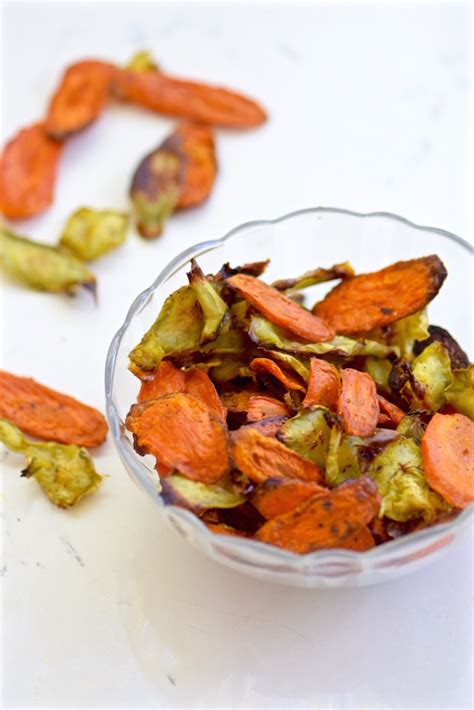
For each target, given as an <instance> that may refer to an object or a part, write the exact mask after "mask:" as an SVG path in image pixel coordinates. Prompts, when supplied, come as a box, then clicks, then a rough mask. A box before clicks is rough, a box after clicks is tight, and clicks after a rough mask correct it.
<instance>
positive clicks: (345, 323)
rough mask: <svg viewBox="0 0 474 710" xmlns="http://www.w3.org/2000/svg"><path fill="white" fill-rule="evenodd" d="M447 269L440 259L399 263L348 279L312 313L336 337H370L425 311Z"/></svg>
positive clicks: (430, 257) (439, 286)
mask: <svg viewBox="0 0 474 710" xmlns="http://www.w3.org/2000/svg"><path fill="white" fill-rule="evenodd" d="M446 273H447V272H446V269H445V267H444V264H443V262H442V261H441V260H440V259H439V258H438V257H437V256H434V255H433V256H424V257H422V258H421V259H412V260H411V261H399V262H397V263H396V264H392V266H387V267H386V268H385V269H382V270H381V271H376V272H374V273H372V274H361V275H360V276H355V277H354V278H352V279H346V280H345V281H343V282H342V283H340V284H339V285H338V286H336V287H335V288H334V289H333V290H332V291H330V293H329V294H328V295H327V296H326V298H325V299H324V300H323V301H321V302H320V303H317V304H316V305H315V307H314V308H313V312H314V313H315V314H316V315H317V316H319V317H320V318H323V319H324V320H325V321H326V322H327V323H328V324H329V325H330V326H332V328H334V330H335V331H336V332H337V333H343V334H346V335H352V334H354V333H358V334H360V333H369V332H370V331H372V330H374V328H379V327H381V326H385V325H389V324H390V323H394V322H395V321H398V320H400V318H404V317H405V316H409V315H411V314H412V313H415V312H416V311H419V310H421V309H422V308H424V307H425V306H426V305H427V304H428V303H429V302H430V301H432V300H433V298H434V297H435V296H436V294H437V293H438V291H439V289H440V288H441V286H442V285H443V281H444V279H445V278H446Z"/></svg>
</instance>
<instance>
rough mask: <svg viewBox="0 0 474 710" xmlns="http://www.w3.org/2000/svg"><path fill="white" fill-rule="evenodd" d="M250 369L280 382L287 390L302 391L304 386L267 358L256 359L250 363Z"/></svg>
mask: <svg viewBox="0 0 474 710" xmlns="http://www.w3.org/2000/svg"><path fill="white" fill-rule="evenodd" d="M250 369H251V370H253V371H254V372H256V373H257V374H263V375H266V374H269V375H272V377H275V379H277V380H278V381H279V382H281V384H282V385H284V387H286V389H288V390H300V391H302V390H303V391H304V385H303V383H302V382H301V380H300V379H299V378H298V377H295V375H292V374H291V372H286V371H285V370H283V369H282V368H281V367H280V366H279V365H277V363H276V362H274V361H273V360H270V358H268V357H256V358H254V359H253V360H252V362H251V363H250Z"/></svg>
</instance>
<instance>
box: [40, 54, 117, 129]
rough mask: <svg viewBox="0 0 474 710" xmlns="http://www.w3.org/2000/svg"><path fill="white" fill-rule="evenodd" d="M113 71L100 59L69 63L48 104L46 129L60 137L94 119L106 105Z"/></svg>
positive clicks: (86, 124)
mask: <svg viewBox="0 0 474 710" xmlns="http://www.w3.org/2000/svg"><path fill="white" fill-rule="evenodd" d="M115 71H116V69H115V67H114V66H113V64H109V63H108V62H102V61H100V60H93V59H91V60H85V61H82V62H77V63H76V64H72V65H71V66H70V67H69V68H68V69H67V70H66V72H65V73H64V76H63V78H62V80H61V83H60V85H59V88H58V89H57V91H56V93H55V94H54V96H53V98H52V99H51V102H50V104H49V108H48V111H47V115H46V120H45V130H46V133H47V134H48V135H49V136H51V137H52V138H57V139H58V140H63V139H64V138H67V137H68V136H70V135H72V134H73V133H76V132H77V131H80V130H82V129H83V128H86V126H89V125H90V124H91V123H93V122H94V121H95V120H96V118H98V116H99V115H100V114H101V113H102V111H103V109H104V108H105V105H106V103H107V100H108V98H109V93H110V87H111V82H112V78H113V76H114V73H115Z"/></svg>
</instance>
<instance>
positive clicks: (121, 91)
mask: <svg viewBox="0 0 474 710" xmlns="http://www.w3.org/2000/svg"><path fill="white" fill-rule="evenodd" d="M113 92H114V94H115V95H116V96H117V97H118V98H119V99H121V100H123V101H129V102H131V103H134V104H137V105H138V106H143V107H144V108H147V109H150V110H151V111H156V112H157V113H164V114H169V115H171V116H179V117H181V118H188V119H190V120H192V121H198V122H201V123H206V124H209V125H215V126H229V127H233V128H253V127H254V126H258V125H260V124H261V123H264V121H266V118H267V117H266V114H265V111H264V110H263V109H262V107H261V106H259V105H258V104H257V103H256V102H255V101H253V100H252V99H249V98H247V97H246V96H242V95H241V94H238V93H236V92H234V91H229V90H228V89H223V88H221V87H216V86H209V85H207V84H202V83H198V82H196V81H185V80H183V79H176V78H175V77H172V76H168V75H166V74H163V73H161V72H159V71H143V72H140V71H131V70H126V69H124V70H121V71H118V72H117V73H116V75H115V76H114V81H113Z"/></svg>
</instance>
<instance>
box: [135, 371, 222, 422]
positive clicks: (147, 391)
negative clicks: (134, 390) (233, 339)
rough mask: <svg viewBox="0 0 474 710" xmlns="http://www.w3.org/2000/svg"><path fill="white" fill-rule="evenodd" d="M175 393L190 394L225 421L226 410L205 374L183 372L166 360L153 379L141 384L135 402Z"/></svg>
mask: <svg viewBox="0 0 474 710" xmlns="http://www.w3.org/2000/svg"><path fill="white" fill-rule="evenodd" d="M176 392H181V393H185V394H190V395H191V396H192V397H195V398H196V399H199V400H200V401H201V402H203V403H204V404H205V405H206V406H207V407H209V409H211V410H212V411H213V412H215V413H216V414H217V415H218V416H219V417H220V418H221V419H223V420H225V418H226V414H227V412H226V409H225V407H224V406H223V404H222V402H221V400H220V399H219V395H218V394H217V392H216V388H215V387H214V385H213V383H212V381H211V380H210V378H209V375H208V374H207V372H204V370H201V369H199V368H195V369H194V370H188V371H187V372H184V371H183V370H179V369H178V368H177V367H175V366H174V365H173V363H171V362H169V361H168V360H162V361H161V363H160V365H159V366H158V368H157V369H156V370H155V372H154V373H153V377H152V378H151V379H147V380H144V381H143V382H142V384H141V387H140V392H139V394H138V397H137V401H138V402H147V401H149V400H152V399H158V398H159V397H162V396H163V395H165V394H174V393H176Z"/></svg>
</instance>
